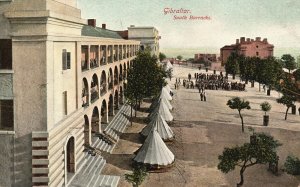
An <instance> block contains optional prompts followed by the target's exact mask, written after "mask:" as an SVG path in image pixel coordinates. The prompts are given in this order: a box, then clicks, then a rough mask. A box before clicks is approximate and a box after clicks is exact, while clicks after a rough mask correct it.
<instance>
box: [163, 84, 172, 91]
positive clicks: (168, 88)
mask: <svg viewBox="0 0 300 187" xmlns="http://www.w3.org/2000/svg"><path fill="white" fill-rule="evenodd" d="M164 88H166V89H167V91H168V92H169V93H170V92H172V89H171V88H170V86H169V84H167V85H166V86H164Z"/></svg>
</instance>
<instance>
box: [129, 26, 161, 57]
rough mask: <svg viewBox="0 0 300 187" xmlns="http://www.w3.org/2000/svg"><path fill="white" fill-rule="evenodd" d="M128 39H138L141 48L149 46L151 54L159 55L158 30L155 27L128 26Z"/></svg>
mask: <svg viewBox="0 0 300 187" xmlns="http://www.w3.org/2000/svg"><path fill="white" fill-rule="evenodd" d="M128 39H130V40H137V41H140V42H141V44H140V47H141V50H144V49H146V48H150V50H151V54H152V55H156V56H157V57H158V56H159V40H160V39H161V37H160V36H159V32H158V30H157V29H156V28H155V27H136V26H134V25H131V26H130V27H128Z"/></svg>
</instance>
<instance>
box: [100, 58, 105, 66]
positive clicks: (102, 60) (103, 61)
mask: <svg viewBox="0 0 300 187" xmlns="http://www.w3.org/2000/svg"><path fill="white" fill-rule="evenodd" d="M100 65H101V66H103V65H106V58H105V56H104V57H102V58H101V60H100Z"/></svg>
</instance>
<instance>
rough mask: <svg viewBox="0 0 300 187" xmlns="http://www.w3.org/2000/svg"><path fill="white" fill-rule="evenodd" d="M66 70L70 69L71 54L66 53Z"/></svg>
mask: <svg viewBox="0 0 300 187" xmlns="http://www.w3.org/2000/svg"><path fill="white" fill-rule="evenodd" d="M67 68H68V69H71V53H70V52H67Z"/></svg>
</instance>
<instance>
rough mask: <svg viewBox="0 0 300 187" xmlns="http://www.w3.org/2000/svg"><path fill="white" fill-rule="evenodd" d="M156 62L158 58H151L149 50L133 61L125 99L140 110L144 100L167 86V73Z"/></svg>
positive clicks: (140, 53)
mask: <svg viewBox="0 0 300 187" xmlns="http://www.w3.org/2000/svg"><path fill="white" fill-rule="evenodd" d="M156 62H157V58H156V57H155V56H151V53H150V51H149V50H145V51H140V52H139V53H138V55H137V57H136V58H135V59H134V60H133V66H132V68H130V69H129V70H128V76H127V81H128V83H127V87H126V90H125V97H126V98H127V99H128V101H129V103H131V106H133V105H135V107H136V108H138V107H139V105H140V102H141V101H142V100H143V99H144V98H146V97H153V96H156V95H158V94H159V92H160V91H161V88H162V87H163V86H164V85H165V80H164V77H166V73H165V71H164V70H163V69H162V67H160V66H159V65H158V64H157V63H156ZM135 115H136V113H135ZM131 117H132V116H131Z"/></svg>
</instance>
